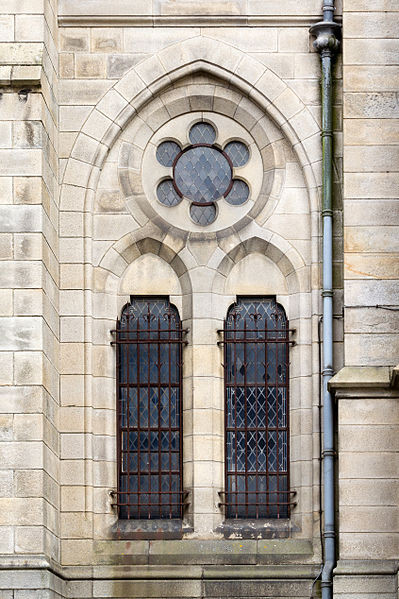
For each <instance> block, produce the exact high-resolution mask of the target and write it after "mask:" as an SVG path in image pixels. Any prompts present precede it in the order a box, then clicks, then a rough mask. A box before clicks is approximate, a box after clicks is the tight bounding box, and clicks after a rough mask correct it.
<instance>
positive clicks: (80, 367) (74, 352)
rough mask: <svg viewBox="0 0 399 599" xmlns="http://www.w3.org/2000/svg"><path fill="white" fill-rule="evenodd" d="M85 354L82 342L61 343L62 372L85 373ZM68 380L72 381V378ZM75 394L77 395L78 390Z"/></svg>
mask: <svg viewBox="0 0 399 599" xmlns="http://www.w3.org/2000/svg"><path fill="white" fill-rule="evenodd" d="M83 356H84V346H83V344H82V343H62V344H61V345H60V373H61V374H83V373H84V360H83ZM65 382H66V381H65ZM68 382H69V383H71V381H70V380H69V381H68ZM61 384H62V383H61ZM61 389H62V387H61ZM73 395H74V396H75V395H76V392H75V393H74V394H73Z"/></svg>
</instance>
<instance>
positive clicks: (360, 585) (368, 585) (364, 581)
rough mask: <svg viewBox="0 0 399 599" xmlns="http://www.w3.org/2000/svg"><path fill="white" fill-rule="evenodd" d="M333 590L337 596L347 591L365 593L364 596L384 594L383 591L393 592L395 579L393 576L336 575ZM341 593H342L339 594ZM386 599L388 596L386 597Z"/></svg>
mask: <svg viewBox="0 0 399 599" xmlns="http://www.w3.org/2000/svg"><path fill="white" fill-rule="evenodd" d="M334 592H336V593H339V595H337V596H342V597H344V596H345V594H348V593H351V594H352V593H365V594H366V596H367V595H369V597H370V594H375V596H376V597H378V596H381V595H382V596H384V593H394V592H395V580H394V578H393V576H390V575H387V576H382V575H377V576H373V575H369V574H365V575H363V576H342V575H340V576H336V577H335V579H334ZM341 593H344V594H343V595H341ZM387 599H388V598H387Z"/></svg>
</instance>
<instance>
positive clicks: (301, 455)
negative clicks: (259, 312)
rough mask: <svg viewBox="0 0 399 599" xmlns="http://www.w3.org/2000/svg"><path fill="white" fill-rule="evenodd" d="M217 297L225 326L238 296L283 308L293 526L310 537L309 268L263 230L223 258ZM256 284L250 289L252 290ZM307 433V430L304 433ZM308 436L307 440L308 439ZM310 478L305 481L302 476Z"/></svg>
mask: <svg viewBox="0 0 399 599" xmlns="http://www.w3.org/2000/svg"><path fill="white" fill-rule="evenodd" d="M215 268H216V271H217V272H216V275H215V277H214V284H213V292H214V293H215V294H218V296H219V298H220V300H219V303H220V305H221V307H220V310H218V318H219V319H220V322H223V321H222V318H223V314H224V315H226V313H227V310H228V308H229V307H230V306H231V305H232V304H234V302H236V301H237V299H238V298H239V297H248V296H249V297H250V296H258V297H259V296H263V295H264V296H274V297H275V298H276V301H277V302H278V303H279V304H280V305H282V306H283V307H284V310H285V312H286V314H287V318H288V319H289V324H290V341H291V342H292V345H291V346H290V379H289V387H290V397H291V399H290V420H291V424H290V439H291V462H290V463H291V466H290V468H291V474H290V476H291V486H292V489H293V490H294V491H295V492H296V501H297V504H298V505H297V507H296V508H295V510H294V511H293V513H292V515H291V520H290V524H289V525H287V530H288V529H289V527H290V526H292V528H291V529H289V530H290V532H289V533H288V534H289V535H290V534H292V532H293V531H294V530H296V531H297V532H299V533H300V535H304V536H305V537H306V535H311V534H312V526H313V524H312V522H311V521H310V520H309V519H308V517H307V514H308V513H309V512H311V511H312V509H313V504H312V485H313V481H312V476H311V474H309V473H311V472H312V463H313V459H314V456H313V450H312V445H311V443H310V442H309V443H307V441H310V439H311V435H310V433H309V431H310V430H311V423H312V419H313V412H312V410H313V407H312V405H313V401H314V394H313V393H312V380H315V379H316V377H317V376H318V364H317V359H315V355H314V351H313V350H312V346H313V341H314V339H313V337H312V335H313V334H312V285H311V280H310V268H309V265H307V264H306V263H305V262H304V260H303V258H302V257H301V255H300V254H299V252H298V251H297V250H296V249H295V248H294V247H293V246H292V245H291V244H290V243H289V242H288V241H287V240H286V239H284V238H282V237H280V236H279V235H277V234H276V233H271V232H268V231H267V230H265V231H264V232H263V234H262V232H259V234H258V235H257V236H248V237H247V238H246V239H243V240H242V241H241V242H240V243H238V244H237V245H236V246H235V247H233V248H232V249H231V250H230V251H229V252H227V253H226V255H225V256H224V257H222V258H221V259H220V261H219V263H218V264H217V265H215ZM251 281H252V283H253V284H252V285H251ZM305 431H308V432H307V433H305ZM306 435H308V436H306ZM305 472H306V473H308V474H307V478H306V482H304V481H305V477H304V473H305Z"/></svg>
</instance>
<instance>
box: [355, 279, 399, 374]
mask: <svg viewBox="0 0 399 599" xmlns="http://www.w3.org/2000/svg"><path fill="white" fill-rule="evenodd" d="M353 282H354V281H353ZM388 302H389V303H390V304H392V301H389V300H388ZM398 349H399V341H398V336H397V335H396V334H389V333H386V334H384V335H382V334H379V335H378V334H375V333H373V334H369V335H368V334H349V333H347V334H346V336H345V356H346V363H347V364H349V365H351V366H352V365H353V366H385V365H386V364H388V365H391V366H395V364H396V361H395V360H396V357H395V353H397V351H398Z"/></svg>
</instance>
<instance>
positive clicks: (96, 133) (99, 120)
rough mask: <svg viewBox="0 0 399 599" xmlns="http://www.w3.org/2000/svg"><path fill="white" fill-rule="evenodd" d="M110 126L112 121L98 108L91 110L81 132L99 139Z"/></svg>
mask: <svg viewBox="0 0 399 599" xmlns="http://www.w3.org/2000/svg"><path fill="white" fill-rule="evenodd" d="M111 127H112V121H111V120H110V119H109V118H108V117H106V116H105V115H104V114H102V113H101V112H99V111H98V110H93V112H92V113H91V114H90V116H89V118H88V119H87V120H86V122H85V124H84V126H83V128H82V133H86V134H87V135H89V136H91V137H93V138H94V139H97V140H98V141H101V140H102V139H103V137H104V136H105V134H106V133H107V131H108V130H109V129H110V128H111Z"/></svg>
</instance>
